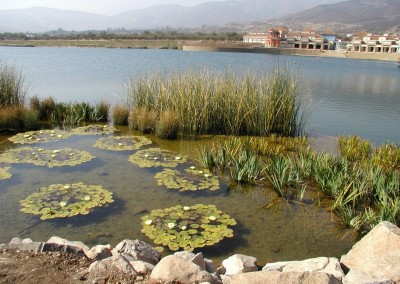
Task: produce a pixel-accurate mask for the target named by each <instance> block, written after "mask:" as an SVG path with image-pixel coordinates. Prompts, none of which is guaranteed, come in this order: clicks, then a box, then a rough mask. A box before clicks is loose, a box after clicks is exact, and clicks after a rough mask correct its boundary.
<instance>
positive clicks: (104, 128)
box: [71, 124, 117, 135]
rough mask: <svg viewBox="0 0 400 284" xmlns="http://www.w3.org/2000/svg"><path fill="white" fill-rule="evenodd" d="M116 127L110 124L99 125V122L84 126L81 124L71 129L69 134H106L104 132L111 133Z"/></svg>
mask: <svg viewBox="0 0 400 284" xmlns="http://www.w3.org/2000/svg"><path fill="white" fill-rule="evenodd" d="M116 130H117V129H116V128H115V127H112V126H108V125H101V124H92V125H86V126H81V127H77V128H74V129H72V130H71V134H76V135H106V134H112V133H114V132H115V131H116Z"/></svg>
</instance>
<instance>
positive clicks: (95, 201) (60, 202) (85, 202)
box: [20, 182, 114, 220]
mask: <svg viewBox="0 0 400 284" xmlns="http://www.w3.org/2000/svg"><path fill="white" fill-rule="evenodd" d="M113 201H114V200H113V199H112V193H111V192H109V191H107V190H105V189H104V188H103V187H101V186H100V185H86V184H83V183H82V182H79V183H73V184H52V185H50V186H49V187H43V188H40V189H39V190H38V192H35V193H33V194H31V195H29V196H28V197H27V198H25V199H23V200H21V201H20V204H21V206H22V208H21V211H22V212H25V213H31V214H36V215H40V219H42V220H46V219H52V218H66V217H71V216H75V215H78V214H81V215H87V214H89V213H90V210H91V209H93V208H95V207H100V206H103V205H106V204H108V203H112V202H113Z"/></svg>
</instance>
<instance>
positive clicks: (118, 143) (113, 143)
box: [93, 136, 152, 151]
mask: <svg viewBox="0 0 400 284" xmlns="http://www.w3.org/2000/svg"><path fill="white" fill-rule="evenodd" d="M151 143H152V141H151V140H150V139H148V138H146V137H144V136H108V137H102V138H100V139H99V140H97V142H96V144H94V145H93V146H94V147H97V148H100V149H104V150H111V151H127V150H137V149H139V148H141V147H143V146H145V145H150V144H151Z"/></svg>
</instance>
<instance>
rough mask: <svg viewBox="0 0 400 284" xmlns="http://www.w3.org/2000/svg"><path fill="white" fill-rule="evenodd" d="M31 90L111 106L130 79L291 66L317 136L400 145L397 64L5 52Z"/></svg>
mask: <svg viewBox="0 0 400 284" xmlns="http://www.w3.org/2000/svg"><path fill="white" fill-rule="evenodd" d="M0 60H2V61H6V62H9V63H11V64H14V65H17V66H18V68H19V69H20V70H21V71H22V72H23V74H24V75H25V78H26V80H27V81H28V82H29V84H30V88H31V89H30V91H31V92H30V93H31V94H32V95H37V96H39V97H48V96H53V97H55V98H56V99H57V100H59V101H82V100H85V101H89V102H98V101H100V100H102V99H105V100H107V101H109V102H110V103H112V102H115V101H118V100H120V99H121V98H123V97H124V93H125V88H124V84H125V83H126V82H127V81H128V80H129V78H130V76H135V75H137V74H142V73H154V72H175V71H180V70H187V69H192V68H206V69H218V70H226V69H232V70H234V71H235V72H238V73H240V72H244V71H247V70H255V71H257V72H260V73H270V72H271V70H272V69H273V68H274V67H276V66H278V65H288V66H289V67H290V68H291V69H293V70H294V71H295V72H297V73H298V74H299V75H300V76H301V77H302V78H303V80H304V85H305V87H306V88H307V89H309V90H310V92H311V96H312V100H313V101H312V109H313V111H312V113H311V117H310V119H309V123H308V125H307V130H308V132H309V133H310V134H313V135H314V134H325V135H333V136H337V135H338V134H343V133H344V134H354V135H360V136H362V137H364V138H367V139H370V140H372V141H373V142H375V143H378V144H380V143H382V142H387V141H388V140H390V141H392V142H395V143H399V141H400V80H399V77H400V69H399V68H398V67H397V63H396V62H378V61H367V60H350V59H338V58H331V59H328V58H321V60H318V59H317V58H315V57H298V56H276V55H267V54H246V53H224V52H187V51H178V50H131V49H90V48H10V47H0Z"/></svg>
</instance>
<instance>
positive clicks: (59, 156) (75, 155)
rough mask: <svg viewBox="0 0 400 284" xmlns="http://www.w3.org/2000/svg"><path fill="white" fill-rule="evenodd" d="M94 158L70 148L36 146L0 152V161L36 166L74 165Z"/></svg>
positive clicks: (84, 152)
mask: <svg viewBox="0 0 400 284" xmlns="http://www.w3.org/2000/svg"><path fill="white" fill-rule="evenodd" d="M93 158H95V157H94V156H92V155H91V154H90V153H88V152H86V151H78V150H74V149H70V148H62V149H54V150H50V149H43V148H38V147H21V148H15V149H10V150H8V151H6V152H4V153H2V154H0V162H4V163H28V164H34V165H38V166H47V167H49V168H51V167H62V166H76V165H79V164H82V163H85V162H88V161H90V160H91V159H93Z"/></svg>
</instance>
